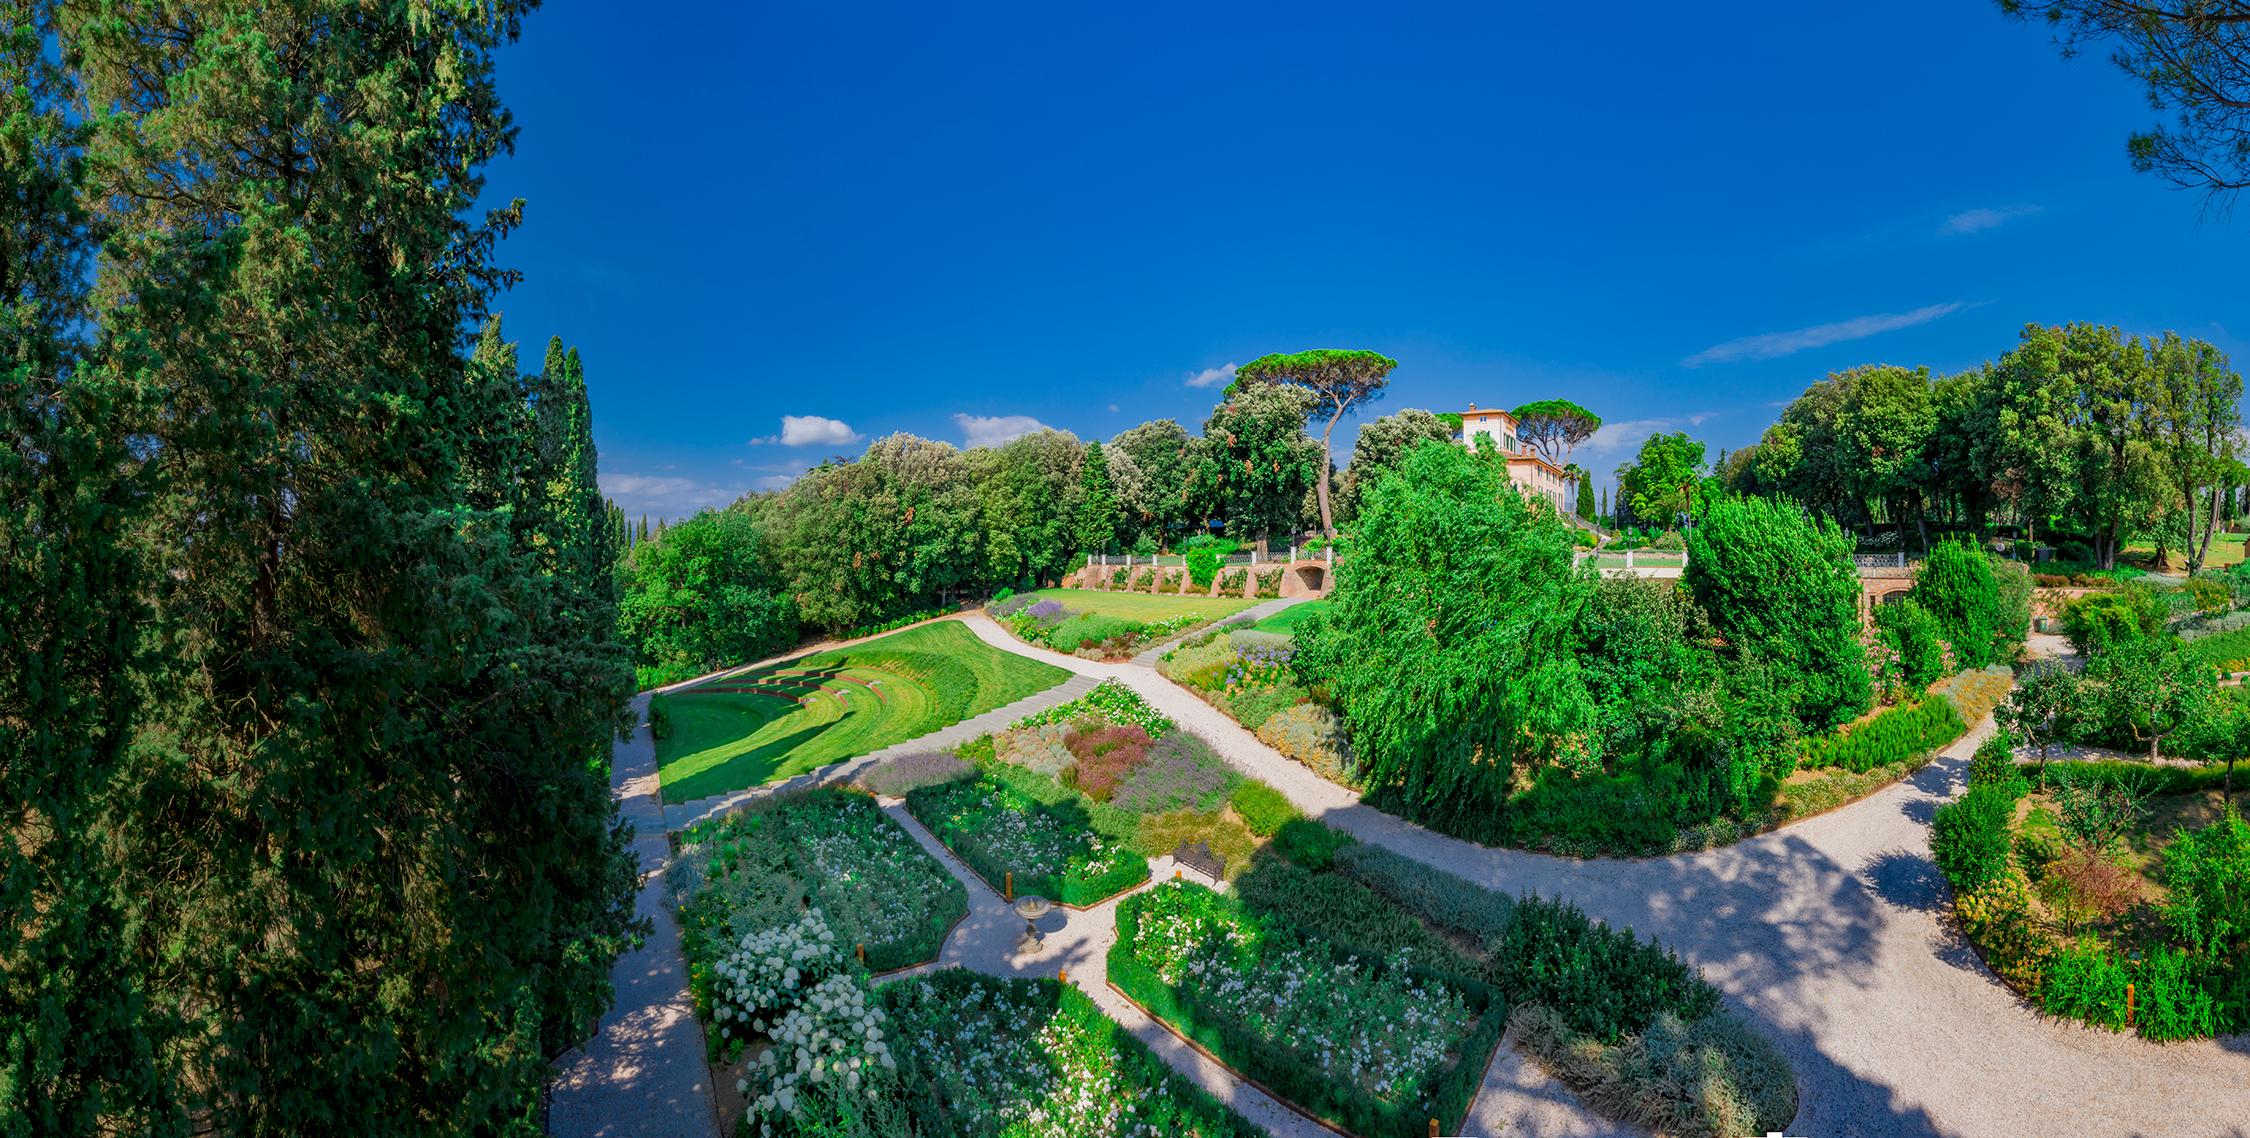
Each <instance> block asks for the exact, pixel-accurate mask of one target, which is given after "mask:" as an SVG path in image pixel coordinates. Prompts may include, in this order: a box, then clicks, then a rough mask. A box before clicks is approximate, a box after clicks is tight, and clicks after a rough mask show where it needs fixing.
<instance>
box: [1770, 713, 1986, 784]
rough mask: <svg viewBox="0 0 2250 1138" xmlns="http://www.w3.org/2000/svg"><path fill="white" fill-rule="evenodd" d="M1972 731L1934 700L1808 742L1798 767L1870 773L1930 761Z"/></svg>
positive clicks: (1885, 714)
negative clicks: (1932, 754) (1916, 760)
mask: <svg viewBox="0 0 2250 1138" xmlns="http://www.w3.org/2000/svg"><path fill="white" fill-rule="evenodd" d="M1968 729H1969V725H1968V724H1966V723H1963V722H1962V721H1961V714H1960V713H1959V712H1957V711H1955V710H1953V705H1952V704H1950V703H1947V702H1946V701H1945V700H1943V699H1940V698H1938V697H1937V696H1934V695H1933V696H1924V697H1922V698H1921V699H1919V700H1916V701H1915V702H1913V703H1911V704H1903V705H1901V706H1898V707H1891V708H1885V709H1884V710H1883V711H1882V712H1881V713H1879V714H1877V715H1876V716H1875V717H1874V718H1873V719H1870V720H1868V721H1867V722H1865V723H1860V724H1856V725H1854V726H1851V727H1848V728H1845V729H1844V730H1842V731H1838V732H1836V733H1834V734H1830V735H1822V736H1819V737H1817V738H1813V739H1808V740H1806V741H1805V750H1804V754H1803V756H1802V757H1800V758H1799V759H1798V760H1797V765H1798V766H1799V767H1803V768H1806V769H1819V768H1821V767H1842V768H1844V769H1845V770H1848V771H1853V772H1865V771H1868V770H1872V769H1873V768H1875V767H1879V766H1883V765H1885V764H1888V763H1896V762H1902V761H1905V760H1907V759H1911V758H1915V757H1917V756H1922V755H1927V754H1929V753H1930V752H1932V751H1935V750H1937V749H1938V748H1940V747H1943V746H1945V745H1946V744H1948V743H1951V742H1952V741H1954V740H1955V739H1958V738H1960V737H1961V734H1962V732H1964V731H1967V730H1968Z"/></svg>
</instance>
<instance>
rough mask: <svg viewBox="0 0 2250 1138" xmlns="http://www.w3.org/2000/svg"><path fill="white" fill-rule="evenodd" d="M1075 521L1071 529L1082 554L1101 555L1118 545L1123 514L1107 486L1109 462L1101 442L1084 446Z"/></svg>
mask: <svg viewBox="0 0 2250 1138" xmlns="http://www.w3.org/2000/svg"><path fill="white" fill-rule="evenodd" d="M1078 494H1079V496H1078V518H1077V524H1076V525H1075V526H1074V527H1072V528H1074V529H1075V530H1076V531H1077V533H1076V535H1075V536H1076V537H1077V538H1078V550H1079V552H1081V553H1104V552H1107V551H1108V550H1109V548H1110V547H1111V546H1113V545H1115V544H1117V523H1118V522H1119V521H1120V520H1121V519H1122V517H1123V514H1122V513H1121V511H1119V509H1118V506H1117V491H1116V490H1115V489H1113V488H1112V487H1111V486H1110V481H1109V460H1108V459H1107V458H1105V457H1103V455H1102V444H1101V443H1100V441H1098V440H1097V441H1095V442H1090V443H1087V444H1086V461H1085V462H1084V463H1083V464H1082V465H1081V466H1080V467H1079V471H1078Z"/></svg>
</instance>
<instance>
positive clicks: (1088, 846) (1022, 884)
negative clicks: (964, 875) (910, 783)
mask: <svg viewBox="0 0 2250 1138" xmlns="http://www.w3.org/2000/svg"><path fill="white" fill-rule="evenodd" d="M906 808H907V810H909V811H910V812H912V813H913V815H914V817H915V819H916V820H918V821H920V822H921V823H922V824H923V825H924V826H927V827H929V829H930V832H931V833H932V834H935V835H937V838H938V840H939V841H941V842H944V843H945V845H946V848H948V849H951V850H952V851H953V852H954V853H955V854H958V855H959V856H960V858H961V860H962V861H963V862H966V863H967V864H968V866H969V868H970V869H973V870H975V871H976V873H977V875H978V876H979V877H982V878H984V881H985V884H987V885H990V886H991V887H992V888H993V889H995V890H1000V889H1004V888H1006V886H1007V882H1008V881H1009V879H1010V877H1009V875H1011V874H1012V875H1013V880H1014V882H1015V891H1016V893H1018V894H1025V893H1029V894H1035V895H1037V896H1041V897H1046V898H1048V899H1050V900H1054V901H1059V902H1061V903H1062V904H1065V905H1074V906H1080V907H1083V906H1087V905H1092V904H1096V903H1099V902H1101V901H1103V900H1105V899H1107V898H1110V897H1113V896H1115V895H1117V894H1118V893H1121V892H1123V891H1125V890H1127V889H1131V888H1132V887H1134V886H1136V885H1139V884H1140V883H1142V882H1144V881H1147V880H1148V860H1147V859H1146V858H1144V857H1142V856H1141V855H1140V854H1138V853H1136V852H1134V851H1133V850H1132V849H1130V848H1128V846H1127V845H1126V844H1125V843H1124V842H1121V841H1118V840H1116V839H1114V838H1106V837H1104V836H1102V835H1100V834H1097V833H1095V832H1094V829H1093V826H1092V824H1091V821H1092V820H1091V817H1090V815H1089V814H1088V812H1087V810H1086V808H1085V806H1084V805H1082V804H1081V803H1079V802H1077V801H1075V800H1068V801H1062V802H1054V803H1047V802H1041V801H1039V800H1038V799H1036V798H1034V797H1032V796H1031V795H1029V794H1026V793H1024V792H1023V791H1022V790H1019V789H1017V788H1016V787H1014V786H1011V785H1009V784H1007V783H1006V782H1003V781H1002V780H1000V779H997V778H994V777H993V776H992V775H991V774H989V773H988V774H984V775H980V776H978V777H976V778H973V779H962V780H960V781H958V782H949V783H944V784H941V785H937V786H926V787H922V788H920V789H918V790H914V791H912V792H910V793H908V794H907V796H906Z"/></svg>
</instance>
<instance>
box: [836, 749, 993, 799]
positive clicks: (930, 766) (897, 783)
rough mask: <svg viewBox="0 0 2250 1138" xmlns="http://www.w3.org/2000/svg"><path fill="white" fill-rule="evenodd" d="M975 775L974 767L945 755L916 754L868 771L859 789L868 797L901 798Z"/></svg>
mask: <svg viewBox="0 0 2250 1138" xmlns="http://www.w3.org/2000/svg"><path fill="white" fill-rule="evenodd" d="M976 772H977V769H976V768H975V767H973V766H970V765H969V764H968V763H965V762H963V761H961V760H960V759H958V758H955V757H954V756H952V755H949V754H947V753H946V752H944V751H918V752H916V753H914V754H911V755H900V756H898V757H897V758H895V759H888V760H885V761H884V762H882V763H879V764H877V765H875V766H873V767H870V768H869V769H867V770H866V771H864V772H862V773H861V774H860V776H859V785H860V786H862V787H865V788H866V789H867V791H868V793H870V794H881V795H886V796H888V797H891V798H903V797H905V796H906V792H907V791H909V790H913V789H914V788H916V787H919V786H935V785H937V784H938V783H941V782H951V781H953V780H954V779H957V778H967V777H969V776H970V775H972V774H975V773H976Z"/></svg>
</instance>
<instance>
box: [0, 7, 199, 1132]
mask: <svg viewBox="0 0 2250 1138" xmlns="http://www.w3.org/2000/svg"><path fill="white" fill-rule="evenodd" d="M53 17H54V14H53V11H52V10H51V7H50V5H49V4H47V3H45V2H43V0H10V2H8V3H0V75H4V76H6V77H7V78H6V79H4V80H0V566H5V569H4V571H0V629H4V630H5V641H6V644H7V648H6V651H5V652H0V1135H7V1136H9V1138H15V1136H18V1135H47V1134H77V1133H90V1132H93V1131H95V1130H97V1129H99V1128H104V1127H106V1128H108V1129H109V1130H110V1131H111V1132H115V1133H128V1132H146V1131H154V1130H157V1129H159V1127H158V1125H157V1122H158V1120H159V1119H160V1118H162V1117H164V1114H165V1112H163V1111H162V1109H161V1101H162V1089H161V1086H160V1085H159V1083H158V1081H157V1079H156V1077H155V1070H154V1067H153V1065H152V1064H153V1050H152V1044H151V1041H150V1039H149V1037H148V1034H147V1032H146V1031H145V1030H144V1028H143V1021H142V1014H141V1013H142V1007H141V1005H140V1003H139V1000H138V998H137V996H136V994H135V991H134V985H133V983H132V978H131V962H130V960H129V958H128V956H127V955H126V953H125V941H126V936H125V930H124V921H125V915H124V911H123V905H122V898H121V897H120V880H119V873H118V866H117V864H116V861H115V859H114V858H113V857H112V856H111V855H110V851H109V849H108V847H107V846H106V845H105V843H104V839H105V837H106V835H107V834H108V832H109V831H110V829H111V826H112V824H113V823H112V819H111V794H110V791H111V788H112V787H113V786H114V785H115V784H116V782H117V780H118V778H119V775H120V772H121V770H122V768H123V766H124V764H125V763H126V762H127V761H128V760H127V755H128V747H129V745H130V742H131V735H130V730H131V720H130V718H129V716H130V712H131V709H132V707H133V706H134V705H135V703H136V701H137V699H138V698H139V696H138V693H136V692H135V691H133V689H132V683H131V677H130V669H131V667H132V664H133V662H134V660H135V658H136V651H137V643H138V642H137V639H136V633H137V628H136V625H137V623H138V622H139V621H140V620H141V619H142V618H143V616H144V615H145V612H144V606H142V605H141V604H140V603H138V597H139V596H140V590H139V589H138V588H137V587H136V583H135V570H134V564H133V561H132V559H131V557H130V556H129V554H128V552H127V549H126V547H125V546H124V545H123V544H122V542H121V541H120V535H121V532H122V529H123V525H124V523H125V521H126V519H127V518H128V517H129V515H130V512H131V511H132V510H133V509H134V506H135V502H134V494H133V486H132V482H131V478H132V474H131V471H132V467H133V458H132V455H131V453H130V451H129V450H128V448H127V446H126V438H127V430H128V426H129V421H128V418H127V415H128V413H129V410H130V404H129V402H128V399H129V396H130V389H129V387H128V386H127V385H125V384H123V383H121V382H119V380H118V379H117V377H116V376H114V375H113V374H110V373H108V372H106V371H104V370H103V369H102V368H100V367H99V366H96V365H95V364H94V362H93V361H91V360H89V358H88V356H87V352H86V348H87V345H86V344H85V343H84V342H83V341H82V339H81V338H80V336H79V335H77V333H76V330H77V329H78V328H79V327H80V323H81V321H82V320H83V319H84V317H85V315H86V311H87V310H86V304H85V301H86V295H85V282H86V279H87V271H88V268H89V261H90V258H91V255H92V252H93V249H94V247H95V245H96V243H97V240H98V233H97V231H96V230H95V228H94V227H93V219H92V217H91V216H90V215H89V214H88V212H87V211H86V210H85V208H84V206H83V202H82V198H81V192H80V191H81V183H82V179H83V177H84V174H85V164H84V151H83V147H84V143H85V137H86V129H87V128H86V126H85V125H84V124H83V123H82V122H80V121H76V120H74V118H73V116H72V115H71V114H70V113H69V107H70V105H71V103H72V101H73V97H74V95H75V87H74V83H73V79H72V76H71V75H70V73H69V72H67V71H66V70H65V69H63V68H62V67H61V66H59V64H58V61H57V60H56V58H55V57H54V56H52V55H50V54H49V53H48V51H47V50H46V47H45V37H46V35H47V33H48V32H50V31H51V30H52V27H53V23H52V21H53Z"/></svg>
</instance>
